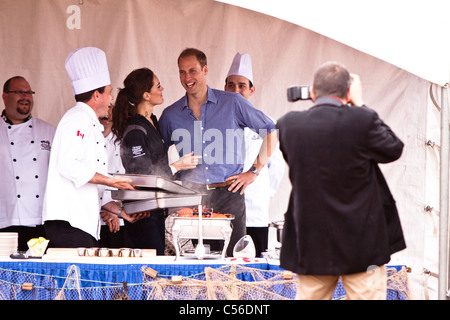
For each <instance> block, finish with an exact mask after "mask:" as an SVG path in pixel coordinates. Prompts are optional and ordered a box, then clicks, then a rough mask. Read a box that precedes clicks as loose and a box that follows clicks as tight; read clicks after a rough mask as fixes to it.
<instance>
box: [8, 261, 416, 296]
mask: <svg viewBox="0 0 450 320" xmlns="http://www.w3.org/2000/svg"><path fill="white" fill-rule="evenodd" d="M263 261H265V260H263ZM229 266H230V265H229V264H226V263H225V262H224V263H223V264H221V263H208V261H205V262H204V263H198V262H197V263H193V264H190V263H183V262H181V261H180V262H176V263H175V262H172V263H170V262H168V263H156V264H152V263H149V264H145V263H142V264H141V263H131V264H103V263H79V262H46V261H38V260H11V261H0V299H6V300H15V299H17V300H50V299H55V296H56V294H57V292H58V291H60V290H61V288H63V286H64V287H65V288H66V289H70V288H72V289H73V288H81V289H89V290H78V291H76V290H75V291H76V292H75V293H74V295H75V296H74V297H72V298H69V299H78V298H81V299H89V300H92V299H94V300H110V299H113V298H114V295H116V294H118V293H122V292H124V286H126V292H127V294H128V296H129V297H132V298H133V299H147V298H148V292H146V290H145V286H143V285H142V283H143V282H145V281H152V279H151V278H150V277H148V276H146V275H145V273H144V271H145V270H146V269H147V268H151V269H153V270H155V271H157V272H158V278H159V279H163V278H167V279H169V280H170V278H171V277H172V276H177V275H180V276H182V277H190V278H191V279H196V280H202V281H204V280H205V275H204V270H205V268H206V267H211V268H216V269H221V268H227V267H229ZM245 267H246V268H255V269H260V270H266V271H267V272H266V273H265V274H267V277H271V275H270V272H272V271H273V272H274V273H280V271H283V270H282V269H280V267H279V266H278V265H276V264H271V263H269V262H267V261H266V262H259V263H245ZM399 268H401V267H399ZM74 272H76V274H74ZM71 273H72V274H71ZM236 277H237V279H238V280H242V281H255V279H254V278H253V276H252V274H251V273H247V272H241V273H239V274H236ZM144 278H146V279H144ZM23 283H32V284H33V287H34V289H35V290H28V291H27V290H22V289H23V288H22V284H23ZM105 288H108V289H111V290H105ZM19 291H20V294H18V292H19ZM342 296H345V291H344V289H343V287H342V285H338V287H337V288H336V292H335V295H334V298H335V299H339V298H341V297H342ZM66 298H67V297H66ZM286 298H288V299H293V298H295V292H294V293H293V294H292V293H289V294H288V296H286ZM387 298H388V299H389V300H403V299H407V296H406V295H404V294H403V293H402V292H397V291H396V290H388V297H387Z"/></svg>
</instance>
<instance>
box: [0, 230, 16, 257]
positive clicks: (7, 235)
mask: <svg viewBox="0 0 450 320" xmlns="http://www.w3.org/2000/svg"><path fill="white" fill-rule="evenodd" d="M17 248H18V234H17V233H16V232H0V256H8V257H9V256H10V255H11V254H12V253H16V252H17Z"/></svg>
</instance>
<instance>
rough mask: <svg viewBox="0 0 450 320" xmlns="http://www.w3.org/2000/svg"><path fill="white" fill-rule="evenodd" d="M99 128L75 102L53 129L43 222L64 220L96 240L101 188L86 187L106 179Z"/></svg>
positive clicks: (91, 114) (86, 108)
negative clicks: (102, 177)
mask: <svg viewBox="0 0 450 320" xmlns="http://www.w3.org/2000/svg"><path fill="white" fill-rule="evenodd" d="M103 130H104V128H103V125H102V124H101V123H100V122H99V120H98V117H97V115H96V114H95V112H94V110H93V109H92V108H91V107H89V106H88V105H87V104H85V103H82V102H77V104H76V105H75V106H74V107H73V108H71V109H69V110H68V111H67V112H66V113H65V114H64V116H63V117H62V119H61V121H60V123H59V124H58V127H57V128H56V133H55V138H54V140H53V147H52V152H51V156H50V164H49V171H48V179H47V189H46V194H45V201H44V213H43V220H44V222H45V221H48V220H64V221H67V222H69V223H70V225H71V226H72V227H74V228H78V229H81V230H83V231H84V232H86V233H88V234H90V235H91V236H93V237H94V238H95V239H97V240H98V239H99V237H100V214H99V212H100V204H101V202H100V201H101V197H102V196H103V192H104V190H105V187H104V186H102V185H97V184H93V183H89V181H90V180H91V179H92V178H93V177H94V175H95V173H100V174H104V175H107V174H108V172H107V154H106V149H105V140H104V137H103V133H102V132H103Z"/></svg>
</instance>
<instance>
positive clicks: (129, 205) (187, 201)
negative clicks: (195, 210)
mask: <svg viewBox="0 0 450 320" xmlns="http://www.w3.org/2000/svg"><path fill="white" fill-rule="evenodd" d="M201 202H202V195H201V194H195V195H184V196H183V195H179V194H177V195H172V197H161V198H155V199H147V200H139V201H129V202H123V207H124V209H125V212H126V213H128V214H133V213H138V212H143V211H149V210H154V209H165V208H178V207H191V206H198V205H199V204H201Z"/></svg>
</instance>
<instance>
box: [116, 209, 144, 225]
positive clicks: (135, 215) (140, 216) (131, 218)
mask: <svg viewBox="0 0 450 320" xmlns="http://www.w3.org/2000/svg"><path fill="white" fill-rule="evenodd" d="M120 217H122V218H123V219H125V220H127V221H128V222H130V223H135V222H136V221H138V220H141V219H145V218H148V217H150V211H145V212H138V213H133V214H128V213H126V212H125V210H124V209H122V211H121V212H120Z"/></svg>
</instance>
